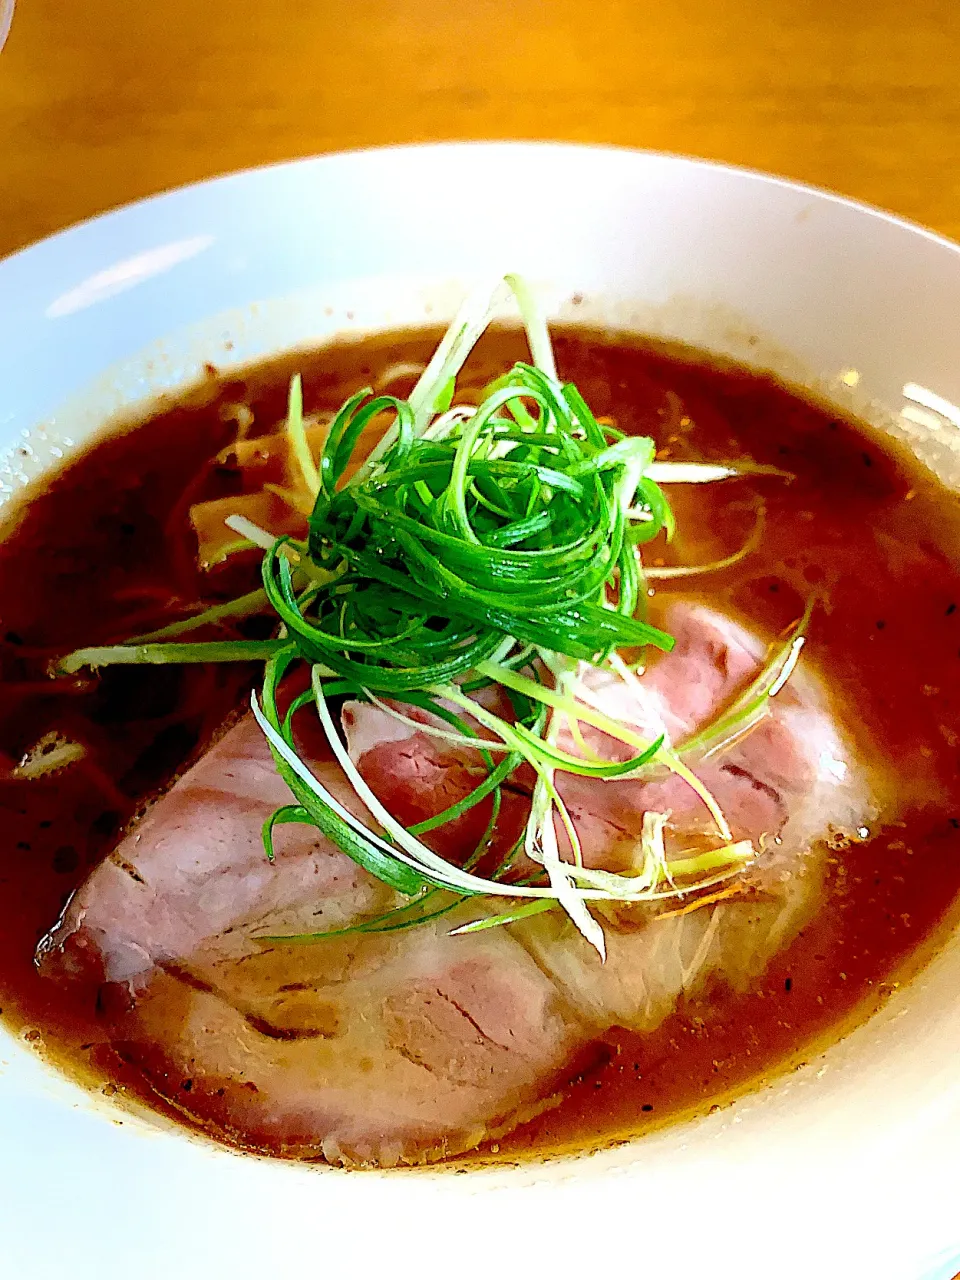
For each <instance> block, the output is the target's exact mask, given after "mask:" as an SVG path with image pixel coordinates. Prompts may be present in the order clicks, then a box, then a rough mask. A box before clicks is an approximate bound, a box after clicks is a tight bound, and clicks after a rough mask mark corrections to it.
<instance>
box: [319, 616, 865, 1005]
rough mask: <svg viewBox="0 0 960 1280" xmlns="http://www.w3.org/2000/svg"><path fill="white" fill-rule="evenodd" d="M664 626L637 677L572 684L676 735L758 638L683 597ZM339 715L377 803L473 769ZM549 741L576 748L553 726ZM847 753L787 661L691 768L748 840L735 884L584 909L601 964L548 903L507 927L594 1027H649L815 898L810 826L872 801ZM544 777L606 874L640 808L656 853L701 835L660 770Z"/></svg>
mask: <svg viewBox="0 0 960 1280" xmlns="http://www.w3.org/2000/svg"><path fill="white" fill-rule="evenodd" d="M664 625H665V626H666V628H667V630H668V631H670V633H671V634H672V635H673V636H674V637H675V640H676V645H675V648H674V650H673V652H672V653H671V654H669V655H666V656H664V657H662V658H659V659H657V660H655V661H654V663H653V664H652V665H651V666H650V668H649V670H648V671H647V672H645V674H644V675H643V678H642V680H641V681H640V682H639V684H638V683H636V682H630V683H626V682H624V681H623V680H621V679H620V678H619V677H616V676H614V675H613V674H610V673H606V672H603V671H596V670H594V671H591V672H590V673H589V675H588V677H587V681H586V683H587V689H588V692H589V695H590V697H591V699H592V700H593V702H594V704H595V705H596V706H597V707H598V708H599V709H601V710H604V711H606V712H607V714H609V715H610V716H611V717H612V718H613V719H615V720H618V721H620V722H622V723H625V724H627V725H630V726H632V727H633V728H635V730H636V731H637V732H638V733H640V734H641V735H643V736H645V737H646V738H647V739H648V740H654V739H656V738H657V737H659V736H660V734H661V733H666V735H667V737H668V740H669V741H670V742H671V743H673V744H674V745H675V746H682V744H683V741H684V739H686V738H688V737H689V735H690V734H692V733H693V732H694V731H696V730H697V729H699V728H700V727H702V726H703V725H704V724H706V723H707V722H708V721H710V720H711V719H712V718H713V717H714V716H715V715H716V714H717V712H718V710H720V709H722V708H723V707H725V706H728V705H729V704H730V703H731V702H732V701H733V700H735V698H736V697H737V695H738V694H739V693H740V692H741V691H742V690H743V689H744V688H746V687H747V686H749V684H750V682H751V681H752V680H753V679H755V678H756V676H757V675H758V674H759V672H760V670H761V669H762V665H763V662H764V659H765V657H766V653H767V647H766V645H765V644H764V643H763V642H762V641H761V640H760V639H759V638H758V637H757V636H756V635H754V634H752V633H751V632H749V631H748V630H747V629H746V628H745V627H743V626H741V625H740V624H739V623H737V622H735V621H733V620H732V619H730V618H728V617H726V616H724V615H722V614H720V613H718V612H716V611H714V610H711V609H708V608H706V607H704V606H702V605H699V604H696V603H692V602H688V601H677V602H675V603H674V604H672V605H671V606H670V607H669V609H668V611H667V613H666V617H665V619H664ZM344 724H345V726H346V731H347V737H348V743H349V746H350V750H351V755H352V756H353V758H354V760H355V761H356V762H357V764H358V767H359V769H360V771H361V773H362V774H363V775H364V778H365V779H366V781H367V782H368V783H369V784H370V786H371V788H372V789H373V790H374V792H375V793H376V794H377V795H378V796H379V797H380V798H381V799H382V800H383V801H384V803H385V804H386V805H387V807H388V808H389V807H391V806H394V805H395V804H398V803H400V804H402V805H403V807H404V808H405V810H406V813H407V814H408V815H409V817H410V818H411V819H413V820H420V819H423V818H426V817H428V816H430V815H431V814H433V813H436V812H437V811H439V810H441V809H443V808H444V807H445V806H449V805H450V804H452V803H453V802H454V801H455V800H457V799H460V798H462V796H463V795H465V794H466V792H467V791H468V790H469V789H470V787H471V786H475V785H476V781H477V778H478V777H482V776H483V772H484V771H483V769H482V767H481V762H480V760H479V758H478V757H477V756H476V753H471V752H470V751H469V750H463V749H460V748H454V749H451V748H445V746H444V744H443V743H442V742H438V741H437V740H436V739H431V738H430V737H429V736H428V735H427V734H426V733H425V732H424V731H423V730H414V729H412V728H410V727H407V726H403V725H401V724H399V723H398V722H397V721H396V720H395V719H392V718H391V717H390V716H389V715H387V713H386V712H384V711H382V710H380V709H378V708H377V707H373V706H370V705H369V704H360V703H351V704H348V705H347V706H345V707H344ZM583 736H584V738H585V740H586V741H587V743H588V745H589V746H590V747H591V748H592V750H594V751H595V752H596V753H597V754H599V755H600V756H602V757H604V758H607V759H627V758H629V756H630V755H631V754H632V751H631V748H629V747H627V746H624V744H622V743H621V742H619V741H616V740H614V739H613V738H610V737H608V736H607V735H605V734H604V733H602V732H601V731H600V730H598V729H592V728H590V727H589V726H584V733H583ZM384 738H389V739H390V742H389V745H386V744H385V743H384V742H383V741H382V739H384ZM560 745H561V746H563V747H564V748H565V749H566V750H568V751H570V752H572V753H574V754H575V753H576V752H577V747H576V745H575V743H574V741H573V740H572V738H571V737H570V736H569V734H567V733H564V734H563V735H562V737H561V739H560ZM471 757H472V759H471ZM852 759H853V751H852V748H851V746H850V744H849V743H848V742H847V741H846V740H845V738H844V736H843V734H842V732H841V730H840V728H839V726H838V725H837V723H836V721H835V719H834V717H833V716H832V715H831V714H830V711H829V709H828V706H827V700H826V697H825V695H824V692H823V690H822V689H821V688H820V686H819V683H818V682H817V680H816V679H815V678H814V677H813V676H812V675H811V674H810V673H809V672H806V671H803V670H802V669H798V670H797V671H796V673H795V674H794V675H793V677H792V679H791V681H790V682H789V684H787V685H786V686H785V687H784V688H783V689H782V690H781V691H780V692H779V693H778V694H777V695H776V697H775V698H774V699H772V700H771V702H770V704H769V714H768V715H767V716H766V718H765V719H764V720H762V721H761V723H760V724H759V725H758V726H757V727H755V728H754V729H753V730H752V731H751V732H750V733H749V734H747V735H746V736H745V737H743V738H742V739H740V740H739V741H737V742H734V743H733V744H732V745H730V746H729V747H727V749H726V750H724V751H722V752H720V753H718V754H717V755H716V756H714V757H711V758H707V759H705V760H701V761H699V762H697V763H696V764H695V765H694V768H695V772H696V773H697V775H698V777H699V778H700V779H701V780H702V781H703V782H704V783H705V784H706V785H707V787H708V788H709V789H710V791H711V792H712V794H713V795H714V796H715V798H716V799H717V801H718V802H719V804H720V807H721V808H722V810H723V812H724V814H725V816H726V817H727V820H728V822H729V823H730V826H731V828H732V832H733V837H734V839H736V840H750V841H752V842H753V844H754V847H755V848H756V849H757V850H758V851H760V852H761V856H760V858H759V859H758V861H757V862H756V864H755V865H754V866H753V867H752V868H751V869H750V871H749V872H748V873H747V875H746V876H745V877H744V881H743V889H744V890H745V892H743V893H739V894H737V895H732V896H731V897H729V898H723V899H720V900H718V901H717V902H716V904H715V905H713V904H711V905H710V906H708V907H704V908H702V909H700V910H696V911H689V912H685V913H683V914H676V915H670V916H666V917H660V918H653V916H652V913H651V911H650V910H649V909H645V908H637V907H631V908H623V907H618V906H609V907H605V908H602V909H600V910H599V914H600V915H601V916H602V917H603V923H604V929H605V934H606V942H607V959H606V963H603V964H602V963H601V961H600V958H599V956H598V955H597V953H596V951H595V950H594V949H593V948H592V947H591V946H589V944H587V943H586V942H585V941H584V939H583V938H582V937H581V936H580V935H579V934H578V932H577V931H576V929H575V928H574V927H573V926H572V924H571V923H570V921H569V920H568V919H567V918H566V917H565V916H563V915H562V914H561V913H560V912H553V913H550V914H549V915H545V916H540V917H537V918H536V919H534V920H530V921H528V922H526V923H525V924H524V925H523V926H522V927H517V928H515V929H514V933H515V936H517V937H518V938H520V939H521V940H522V942H523V945H524V946H525V947H526V948H527V949H528V951H529V952H530V954H531V955H533V956H535V958H536V960H537V963H538V964H539V965H540V967H541V968H542V969H543V970H544V972H547V973H549V974H550V975H551V976H552V977H553V978H554V979H555V981H556V982H557V984H558V986H559V988H560V989H561V990H562V991H563V992H564V993H565V994H566V996H567V998H568V999H569V1000H570V1001H571V1003H572V1004H573V1005H574V1006H575V1007H576V1008H577V1009H578V1011H579V1012H580V1014H581V1015H582V1016H583V1017H584V1019H585V1020H586V1021H588V1022H591V1023H593V1024H595V1025H598V1026H603V1027H609V1026H611V1025H620V1026H626V1027H632V1028H634V1029H637V1030H650V1029H652V1028H653V1027H655V1026H657V1025H658V1024H659V1023H660V1022H662V1021H663V1019H664V1018H665V1017H666V1016H668V1015H669V1014H670V1013H671V1012H672V1010H673V1009H674V1008H675V1006H676V1003H677V1001H678V1000H679V999H680V997H681V996H691V995H695V994H698V993H699V992H701V991H702V990H703V989H704V988H705V987H706V985H707V984H708V982H709V981H710V980H711V979H713V978H715V977H716V976H717V975H722V978H723V981H724V982H725V983H726V985H728V986H730V987H733V988H735V989H738V990H745V989H747V988H749V986H750V984H751V983H752V982H753V981H754V980H755V979H756V978H757V977H758V976H759V975H760V974H761V973H762V971H763V970H764V969H765V968H766V966H767V964H768V963H769V961H770V959H771V957H772V956H773V955H774V954H775V953H776V951H778V950H780V949H781V948H782V947H784V946H786V945H787V944H788V943H789V942H790V941H791V940H792V939H793V938H794V937H795V936H796V934H797V933H798V932H799V930H800V929H801V928H802V927H803V925H804V924H805V923H806V922H807V921H808V920H809V918H810V916H811V915H812V913H813V911H814V910H815V909H816V904H817V902H818V900H819V897H820V894H821V892H822V888H823V880H824V874H825V854H826V846H825V844H824V843H823V841H822V839H820V838H821V837H829V836H830V835H831V834H834V833H836V834H840V833H842V834H844V835H850V834H854V833H855V832H856V831H857V829H858V828H859V827H860V826H862V825H863V824H864V823H865V822H866V821H868V820H870V819H871V818H872V817H873V815H874V813H875V805H874V802H873V799H872V796H871V792H870V786H869V783H868V781H867V779H866V777H865V775H864V770H863V769H862V768H854V767H853V766H852V763H851V761H852ZM425 761H426V764H425V763H424V762H425ZM471 768H472V772H471ZM468 783H469V785H468ZM557 787H558V791H559V792H560V795H561V796H562V797H563V800H564V802H565V804H566V806H567V808H568V811H569V813H570V815H571V817H572V818H573V821H574V823H575V825H576V827H577V832H578V836H579V838H580V840H581V842H582V845H583V856H584V861H585V863H586V864H587V865H588V866H591V867H597V868H602V869H604V870H608V871H618V872H626V871H629V870H630V869H631V868H636V866H637V861H638V844H639V841H638V835H639V832H640V830H641V826H642V822H643V815H644V813H645V812H647V811H648V810H652V811H655V812H658V813H663V814H666V815H668V817H669V821H668V825H667V828H666V838H667V849H668V855H669V854H670V853H671V852H672V853H673V854H674V855H676V854H678V853H681V852H683V851H684V850H685V849H686V848H688V847H689V846H691V845H694V846H696V845H697V844H698V843H702V841H703V840H704V838H705V837H706V836H708V835H709V834H711V833H712V834H713V837H714V842H716V833H715V830H714V827H713V820H712V818H711V817H710V814H709V812H708V810H707V809H706V807H705V806H704V804H703V801H702V800H701V799H700V798H699V797H698V796H697V794H696V793H695V792H694V790H693V789H692V788H691V787H690V786H689V784H688V783H687V782H686V781H684V780H683V779H682V778H679V777H677V776H676V775H672V774H663V775H661V776H659V777H653V778H650V779H649V780H648V779H613V780H609V781H601V780H597V779H587V778H582V777H578V776H575V775H571V774H558V775H557ZM401 796H402V799H401ZM514 802H515V801H514V798H513V797H509V798H508V803H509V804H513V803H514ZM507 813H508V823H509V824H510V830H509V835H510V839H513V838H516V835H517V834H519V831H520V829H521V824H519V823H518V822H516V821H515V820H514V819H513V816H512V810H511V809H509V808H508V810H507ZM447 832H448V828H446V827H440V828H438V829H437V830H436V831H435V832H434V833H433V836H432V840H433V843H434V844H435V845H436V846H437V847H438V849H439V850H440V851H441V852H444V853H445V854H447V855H448V856H450V857H451V858H455V857H457V856H459V855H460V854H461V852H462V845H461V844H460V843H459V840H458V839H457V838H456V837H454V839H453V840H451V841H450V843H449V844H444V839H445V833H447ZM446 838H449V837H446ZM509 842H510V841H509V840H506V841H501V846H503V845H506V844H509ZM665 905H666V906H667V907H669V906H670V905H671V904H665ZM594 909H595V910H597V908H594Z"/></svg>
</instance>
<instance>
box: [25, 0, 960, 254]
mask: <svg viewBox="0 0 960 1280" xmlns="http://www.w3.org/2000/svg"><path fill="white" fill-rule="evenodd" d="M958 81H960V5H958V3H957V0H910V2H909V3H904V0H870V2H869V3H864V2H863V0H765V2H764V0H231V2H229V3H228V2H227V0H151V2H150V3H135V2H134V0H18V7H17V11H16V14H15V17H14V22H13V27H12V30H11V33H10V38H9V42H8V44H7V46H6V48H5V49H4V50H3V52H2V53H0V254H3V253H5V252H8V251H10V250H12V249H15V248H17V247H19V246H21V245H24V244H26V243H28V242H30V241H31V240H35V239H37V238H38V237H40V236H43V235H46V234H48V233H50V232H52V231H56V230H57V229H58V228H60V227H63V226H65V225H68V224H69V223H71V222H74V221H77V220H78V219H81V218H85V217H88V216H89V215H91V214H94V213H97V212H99V211H101V210H103V209H107V208H110V207H112V206H115V205H117V204H120V203H123V202H126V201H129V200H133V199H136V198H138V197H140V196H144V195H148V194H150V193H152V192H156V191H159V190H161V189H163V188H165V187H170V186H173V185H178V184H181V183H185V182H192V181H194V180H196V179H200V178H205V177H208V176H211V175H213V174H217V173H222V172H224V171H227V170H230V169H236V168H240V167H245V166H248V165H257V164H263V163H266V162H269V161H274V160H281V159H286V158H289V157H293V156H301V155H307V154H311V153H315V152H321V151H331V150H336V149H340V148H349V147H362V146H370V145H375V144H381V143H389V142H405V141H411V140H422V139H431V138H561V139H575V140H582V141H591V142H612V143H619V144H624V145H628V146H637V147H652V148H657V149H662V150H669V151H678V152H686V153H691V154H695V155H701V156H708V157H712V158H716V159H720V160H724V161H729V162H732V163H734V164H743V165H749V166H752V167H756V168H761V169H768V170H772V171H773V172H776V173H782V174H787V175H789V176H791V177H794V178H800V179H803V180H806V181H808V182H812V183H817V184H821V185H824V186H828V187H832V188H834V189H836V190H838V191H842V192H844V193H847V194H849V195H853V196H856V197H859V198H861V199H863V200H868V201H871V202H873V203H876V204H880V205H883V206H885V207H887V208H890V209H893V210H895V211H896V212H898V213H901V214H904V215H906V216H908V217H911V218H915V219H917V220H919V221H921V222H924V223H926V224H928V225H930V226H932V227H934V228H936V229H937V230H939V231H942V232H945V233H946V234H947V235H953V236H956V237H958V238H960V94H958Z"/></svg>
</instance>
